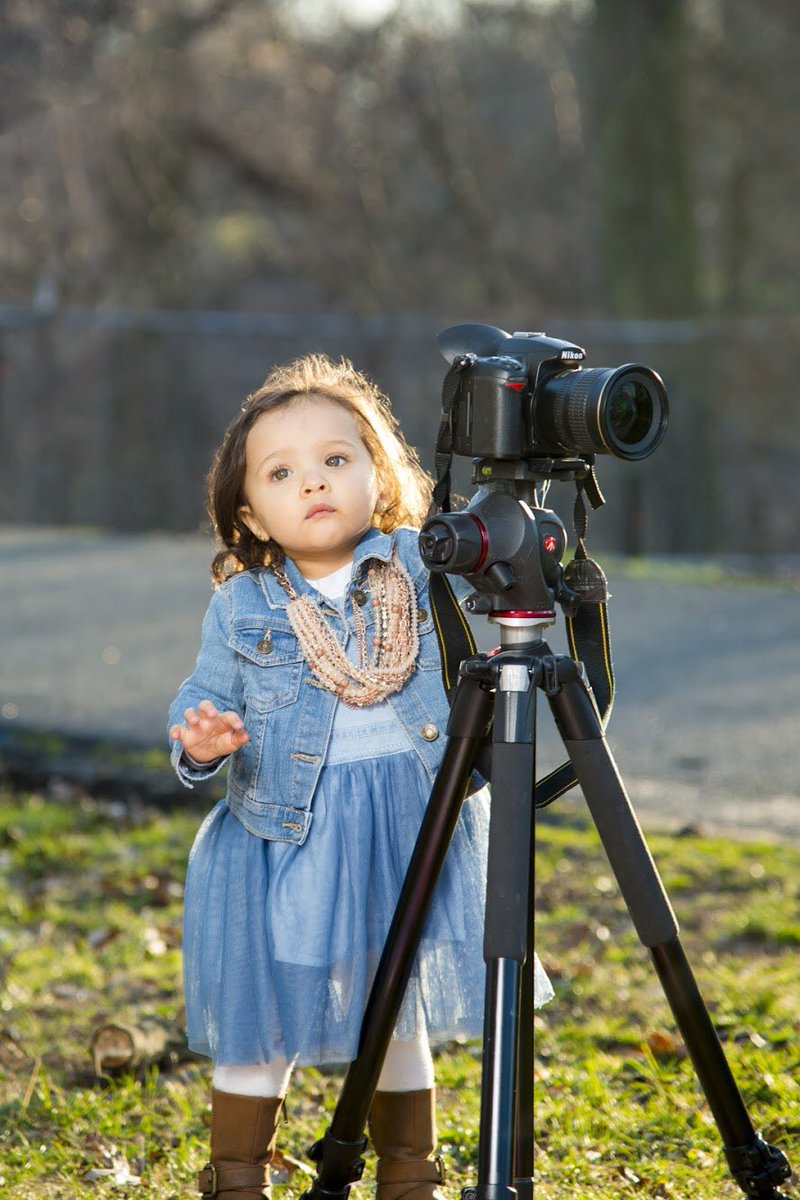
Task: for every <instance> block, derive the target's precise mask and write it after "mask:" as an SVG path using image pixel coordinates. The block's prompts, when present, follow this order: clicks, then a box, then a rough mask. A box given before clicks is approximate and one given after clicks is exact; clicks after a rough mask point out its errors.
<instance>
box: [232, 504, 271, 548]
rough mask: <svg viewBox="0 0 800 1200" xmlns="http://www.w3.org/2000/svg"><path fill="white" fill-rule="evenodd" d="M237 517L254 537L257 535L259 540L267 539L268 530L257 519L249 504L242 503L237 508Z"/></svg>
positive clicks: (266, 540) (265, 540)
mask: <svg viewBox="0 0 800 1200" xmlns="http://www.w3.org/2000/svg"><path fill="white" fill-rule="evenodd" d="M236 515H237V516H238V517H239V519H240V520H241V521H242V522H243V523H244V524H245V525H246V526H247V528H248V529H249V530H250V532H251V533H252V534H253V536H254V537H257V538H258V540H259V541H260V542H268V541H269V532H268V531H267V530H266V529H265V528H264V526H263V525H262V524H261V522H260V521H259V519H258V517H257V516H256V515H255V513H254V512H253V510H252V509H251V508H250V505H249V504H243V505H242V506H241V508H239V509H238V511H237V514H236Z"/></svg>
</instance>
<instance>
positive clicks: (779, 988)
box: [0, 791, 800, 1200]
mask: <svg viewBox="0 0 800 1200" xmlns="http://www.w3.org/2000/svg"><path fill="white" fill-rule="evenodd" d="M199 819H200V813H199V812H198V811H197V810H196V809H194V810H187V809H185V808H182V809H176V810H175V811H174V812H173V813H171V814H164V813H161V812H157V811H155V810H150V809H148V808H146V807H141V808H138V807H136V806H131V805H127V806H123V805H120V804H112V803H108V802H103V801H100V800H95V799H91V798H89V797H87V796H81V795H76V794H73V793H68V792H63V791H62V792H61V793H60V794H57V795H45V796H41V795H13V794H10V793H0V1143H1V1144H2V1152H1V1153H0V1194H2V1195H3V1196H4V1197H9V1198H10V1200H12V1198H13V1200H16V1198H23V1197H24V1198H25V1200H40V1198H45V1197H47V1198H51V1200H79V1198H82V1197H88V1196H92V1197H105V1196H109V1197H110V1196H124V1195H128V1194H129V1195H132V1196H133V1195H146V1196H148V1197H152V1198H154V1200H166V1198H170V1200H173V1198H175V1197H190V1196H192V1195H195V1194H196V1193H195V1192H194V1188H193V1177H194V1172H195V1171H196V1170H197V1168H199V1167H200V1166H202V1164H203V1163H204V1162H205V1159H206V1154H207V1137H208V1128H207V1121H208V1086H209V1070H208V1065H207V1063H206V1062H205V1060H198V1061H178V1062H174V1063H173V1065H172V1066H171V1067H169V1068H168V1069H164V1070H161V1071H157V1070H155V1069H151V1070H149V1071H147V1072H145V1073H144V1074H142V1075H138V1076H137V1075H128V1076H123V1077H118V1078H113V1079H112V1078H104V1079H101V1080H97V1079H95V1078H94V1076H93V1071H92V1064H91V1062H90V1058H89V1052H88V1041H89V1035H90V1031H91V1029H92V1027H93V1025H94V1024H95V1023H96V1022H97V1021H99V1020H100V1019H103V1018H105V1017H107V1016H108V1015H110V1014H114V1015H118V1014H119V1013H120V1012H124V1011H125V1010H134V1011H136V1012H137V1013H139V1014H148V1015H152V1016H154V1017H158V1018H160V1019H161V1020H163V1021H165V1022H168V1023H171V1024H177V1025H179V1024H180V1020H181V1012H180V950H179V944H180V916H181V890H182V889H181V880H182V878H183V870H184V865H185V860H186V855H187V852H188V848H189V846H190V844H191V840H192V837H193V834H194V831H195V829H196V827H197V825H198V823H199ZM649 841H650V844H651V848H652V849H653V852H654V855H655V857H656V860H657V861H658V862H659V863H660V865H661V869H662V873H663V875H664V880H665V883H666V886H667V889H668V891H669V893H670V895H671V898H672V900H673V903H674V906H675V908H676V911H677V912H678V915H679V917H680V919H681V921H682V927H683V937H684V943H685V946H686V949H687V953H688V954H689V958H690V960H691V961H692V963H693V965H694V967H695V972H696V974H697V976H698V980H699V982H700V985H701V989H702V990H703V993H704V995H705V997H706V1000H707V1003H708V1005H709V1008H710V1010H711V1012H712V1014H713V1017H714V1021H715V1023H716V1025H717V1027H718V1029H719V1031H720V1035H721V1037H722V1038H723V1041H724V1045H725V1049H726V1054H727V1055H728V1058H729V1061H730V1062H731V1065H732V1067H733V1069H734V1073H735V1075H736V1077H737V1079H738V1081H739V1083H740V1087H741V1089H742V1093H743V1095H744V1097H745V1101H746V1103H747V1105H748V1108H749V1110H750V1112H751V1115H752V1117H753V1120H754V1123H755V1124H756V1126H757V1128H761V1129H762V1130H763V1132H764V1135H765V1137H766V1138H767V1140H768V1141H770V1142H772V1143H775V1144H778V1145H779V1146H781V1147H782V1148H783V1149H784V1150H785V1152H786V1153H787V1154H789V1157H790V1158H792V1157H794V1159H795V1164H796V1161H797V1158H798V1153H799V1151H798V1143H800V1083H799V1082H798V1080H800V1039H798V1031H799V1027H800V1019H799V1018H798V1007H797V997H798V994H799V993H800V989H799V988H798V981H799V980H800V968H798V961H799V960H798V954H799V953H800V904H799V903H798V900H799V899H800V890H799V889H800V852H799V851H798V850H796V849H794V848H792V847H790V846H787V845H781V844H776V845H766V844H765V845H754V844H746V843H740V842H735V841H728V840H724V839H709V838H703V837H699V836H695V835H691V836H682V837H672V838H670V837H666V836H664V835H660V836H653V837H652V838H650V839H649ZM537 889H538V895H539V903H538V909H537V914H538V923H537V944H538V946H539V948H540V953H541V956H542V958H543V959H544V961H545V964H546V966H547V967H548V969H549V970H550V973H551V975H552V977H553V980H554V983H555V986H556V992H557V996H556V1000H555V1001H554V1002H553V1003H552V1004H551V1005H549V1006H548V1007H547V1008H545V1009H543V1010H542V1011H541V1012H539V1013H537V1014H536V1017H535V1042H536V1066H535V1104H536V1110H535V1111H536V1143H537V1161H536V1188H535V1194H536V1200H561V1198H566V1197H570V1200H589V1198H590V1197H591V1200H603V1198H606V1197H608V1198H612V1197H626V1196H643V1197H644V1196H647V1197H655V1198H663V1200H684V1198H686V1200H688V1198H689V1197H690V1196H691V1197H692V1200H711V1198H712V1197H713V1198H714V1200H720V1198H723V1200H724V1198H726V1197H734V1196H738V1195H741V1193H740V1192H739V1190H738V1188H737V1187H736V1186H735V1184H733V1183H732V1182H731V1181H730V1179H729V1177H728V1174H727V1170H726V1168H725V1166H724V1162H723V1160H722V1156H721V1153H720V1148H719V1138H718V1135H717V1132H716V1129H715V1127H714V1125H713V1123H712V1121H711V1118H710V1115H709V1113H708V1109H707V1106H706V1104H705V1102H704V1100H703V1097H702V1095H701V1093H700V1091H699V1088H698V1085H697V1083H696V1081H695V1078H694V1075H693V1072H692V1070H691V1068H690V1066H689V1063H688V1062H687V1059H686V1057H685V1051H684V1049H683V1047H682V1046H681V1044H680V1040H679V1038H678V1035H677V1034H676V1031H675V1029H674V1026H673V1022H672V1019H671V1017H670V1015H669V1013H668V1011H667V1005H666V1002H665V1000H664V997H663V994H662V993H661V991H660V989H659V986H658V984H657V982H656V979H655V976H654V974H653V972H652V970H651V968H650V966H649V959H648V957H647V954H646V952H645V951H644V950H643V949H642V948H641V946H640V945H639V943H638V941H637V940H636V938H635V936H634V934H633V933H632V931H631V927H630V922H629V920H628V917H627V914H626V913H625V911H624V907H623V905H622V902H621V900H620V898H619V895H618V893H617V889H616V885H615V883H614V881H613V879H612V878H611V876H610V872H609V869H608V865H607V863H606V860H605V858H604V856H603V854H602V851H601V850H600V848H599V846H598V843H597V839H596V837H595V836H594V834H593V832H592V831H591V830H590V829H589V828H587V827H586V825H584V824H583V823H582V822H581V818H580V815H579V813H578V810H577V809H575V810H574V811H573V810H571V809H570V808H569V807H567V806H564V807H563V808H562V810H561V812H560V813H559V811H558V810H551V811H548V812H547V813H545V814H543V816H542V817H541V818H540V820H539V846H538V851H537ZM437 1077H438V1080H439V1084H440V1137H441V1142H442V1148H443V1151H444V1153H445V1155H446V1157H447V1159H448V1164H449V1183H448V1186H447V1191H448V1192H449V1194H450V1196H455V1195H456V1194H457V1192H458V1190H459V1189H460V1188H461V1187H462V1186H464V1185H466V1184H467V1183H474V1182H475V1170H476V1159H477V1148H478V1125H479V1091H480V1048H479V1046H478V1045H475V1044H471V1045H465V1046H459V1045H450V1046H447V1047H444V1048H442V1049H441V1050H440V1051H439V1052H438V1054H437ZM340 1081H341V1073H340V1072H337V1071H316V1070H312V1069H305V1070H303V1071H300V1072H298V1073H297V1075H296V1077H295V1080H294V1082H293V1086H292V1090H291V1092H290V1098H289V1110H290V1120H289V1122H288V1123H287V1124H286V1125H284V1126H283V1127H282V1131H281V1148H282V1151H283V1156H282V1158H281V1160H280V1162H279V1164H278V1168H279V1169H278V1180H279V1182H278V1187H277V1188H276V1192H277V1197H276V1200H292V1198H294V1197H297V1196H299V1195H300V1193H301V1192H302V1191H303V1190H304V1189H305V1187H306V1186H307V1184H308V1175H306V1174H305V1169H306V1162H307V1160H306V1159H305V1150H306V1148H307V1147H308V1145H309V1144H310V1143H311V1142H312V1141H313V1140H314V1139H315V1138H316V1137H318V1136H319V1135H320V1134H321V1133H322V1132H323V1131H324V1129H325V1127H326V1126H327V1124H328V1122H329V1119H330V1114H331V1113H332V1111H333V1108H334V1106H335V1103H336V1099H337V1095H338V1087H339V1084H340ZM792 1146H794V1150H793V1151H792V1149H791V1148H792ZM115 1163H116V1164H117V1165H118V1166H122V1165H125V1166H127V1168H129V1170H130V1172H131V1173H132V1174H133V1175H141V1177H142V1179H143V1181H144V1186H143V1187H136V1186H133V1185H128V1186H125V1185H124V1184H122V1183H118V1184H115V1183H114V1182H113V1181H112V1179H111V1177H109V1176H103V1177H101V1179H100V1181H98V1182H96V1183H89V1182H87V1177H88V1176H89V1173H90V1172H91V1171H93V1170H97V1169H101V1170H112V1169H113V1166H114V1164H115ZM373 1164H374V1160H373V1159H372V1156H371V1154H368V1170H367V1175H366V1176H365V1179H366V1182H365V1184H364V1185H362V1186H361V1188H360V1191H361V1193H362V1194H365V1193H367V1194H368V1193H369V1191H370V1190H371V1187H370V1180H371V1179H372V1178H373ZM787 1190H789V1189H787Z"/></svg>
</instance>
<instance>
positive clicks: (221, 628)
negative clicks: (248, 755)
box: [169, 588, 248, 787]
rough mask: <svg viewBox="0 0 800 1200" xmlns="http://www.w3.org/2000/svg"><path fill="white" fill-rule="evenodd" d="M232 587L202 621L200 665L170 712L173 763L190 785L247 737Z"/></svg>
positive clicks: (207, 774) (204, 776)
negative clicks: (233, 641)
mask: <svg viewBox="0 0 800 1200" xmlns="http://www.w3.org/2000/svg"><path fill="white" fill-rule="evenodd" d="M230 626H231V609H230V596H229V593H228V589H226V588H220V589H218V590H217V591H216V592H214V594H213V596H212V597H211V602H210V604H209V606H208V610H207V612H206V615H205V619H204V621H203V632H202V641H201V645H200V652H199V654H198V656H197V663H196V665H195V669H194V671H193V672H192V674H191V675H190V676H189V678H188V679H186V680H184V682H183V683H182V684H181V689H180V691H179V693H178V695H177V697H176V698H175V700H174V701H173V702H172V705H171V706H170V710H169V737H170V741H171V744H172V754H171V761H172V765H173V766H174V768H175V770H176V771H177V773H178V778H179V779H180V780H181V783H183V784H185V786H186V787H192V786H193V784H194V783H195V782H197V781H199V780H203V779H208V778H209V777H210V776H211V775H213V774H215V773H216V771H218V770H219V769H220V767H222V765H223V764H224V763H225V761H226V759H227V758H228V757H229V755H230V754H232V753H233V752H234V751H235V750H238V749H239V748H240V747H241V746H244V745H245V744H246V742H247V740H248V737H247V732H246V730H245V729H244V725H243V721H242V716H243V714H244V695H243V690H242V679H241V674H240V672H239V667H238V663H237V661H236V654H235V652H234V651H233V650H232V649H231V647H230V644H229V631H230Z"/></svg>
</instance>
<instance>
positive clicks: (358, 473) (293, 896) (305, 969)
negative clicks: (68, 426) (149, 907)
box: [170, 355, 552, 1200]
mask: <svg viewBox="0 0 800 1200" xmlns="http://www.w3.org/2000/svg"><path fill="white" fill-rule="evenodd" d="M430 490H431V489H430V480H429V479H428V477H427V476H426V475H425V473H424V472H423V471H422V469H421V467H420V465H419V462H418V459H417V457H416V454H415V453H414V451H413V450H412V449H411V448H410V447H409V446H408V445H407V443H406V442H405V440H404V439H403V437H402V435H401V433H400V432H399V429H398V427H397V423H396V421H395V419H394V417H393V415H392V413H391V409H390V407H389V403H388V400H386V398H385V397H384V396H383V395H382V394H381V393H380V392H379V391H378V389H377V388H376V387H375V386H374V385H373V384H372V383H371V382H370V381H369V380H368V379H366V378H365V376H363V375H362V374H360V373H359V372H357V371H355V370H354V368H353V367H352V366H351V364H350V363H348V362H346V361H342V362H340V363H334V362H332V361H330V360H329V359H327V358H325V357H324V356H320V355H310V356H308V357H305V358H302V359H299V360H297V361H296V362H293V363H290V364H288V365H287V366H284V367H281V368H277V369H276V370H274V371H272V372H271V374H270V375H269V376H268V378H267V379H266V381H265V383H264V384H263V386H262V387H261V388H259V390H258V391H257V392H255V393H253V395H251V396H250V397H249V398H248V400H247V403H246V404H245V405H244V406H243V407H242V409H241V411H240V412H239V413H238V414H237V415H236V417H235V419H234V420H233V422H232V424H231V425H230V428H229V429H228V431H227V433H226V435H225V438H224V440H223V443H222V445H221V447H220V449H219V450H218V452H217V455H216V458H215V460H214V464H213V466H212V469H211V473H210V476H209V511H210V513H211V517H212V520H213V522H214V526H215V529H216V532H217V534H218V537H219V539H220V540H221V542H222V546H223V548H222V549H221V551H220V552H219V553H218V554H217V555H216V557H215V559H214V561H213V564H212V575H213V578H214V581H215V583H216V584H217V585H218V586H217V588H216V590H215V592H214V593H213V595H212V599H211V603H210V605H209V608H208V611H207V613H206V617H205V621H204V624H203V634H202V644H201V647H200V652H199V655H198V659H197V665H196V667H195V670H194V672H193V673H192V675H191V676H190V677H189V678H188V679H187V680H186V681H185V683H183V685H182V686H181V689H180V692H179V694H178V697H177V699H176V700H175V702H174V704H173V705H172V707H171V709H170V721H171V723H172V724H171V728H170V736H171V738H172V739H173V742H174V745H173V751H172V758H173V762H174V765H175V768H176V770H177V772H178V774H179V776H180V778H181V779H182V781H183V782H184V783H185V784H186V786H187V787H191V786H192V784H193V783H194V781H196V780H201V779H206V778H208V777H209V776H210V775H212V774H213V773H214V772H215V771H218V770H219V769H220V768H221V767H222V765H223V764H224V763H225V762H227V761H228V760H230V771H229V775H228V783H227V794H226V797H225V799H224V800H223V801H220V803H219V804H217V806H216V807H215V808H214V809H213V810H212V811H211V813H210V814H209V815H208V817H207V818H206V820H205V822H204V823H203V825H202V827H201V829H200V830H199V832H198V834H197V838H196V839H195V843H194V846H193V847H192V851H191V854H190V858H189V866H188V872H187V880H186V897H185V919H184V983H185V991H186V1008H187V1025H188V1034H189V1044H190V1045H191V1047H192V1048H193V1049H194V1050H196V1051H199V1052H200V1053H204V1054H207V1055H209V1056H210V1057H211V1059H212V1060H213V1078H212V1126H211V1161H210V1163H209V1164H208V1166H207V1167H205V1168H204V1170H203V1171H202V1172H201V1173H200V1179H199V1187H200V1191H201V1195H205V1196H214V1195H216V1196H218V1197H221V1198H222V1200H248V1198H253V1197H260V1196H265V1195H268V1194H269V1191H268V1183H269V1172H268V1165H269V1161H270V1158H271V1156H272V1153H273V1151H274V1147H275V1137H276V1129H277V1124H278V1118H279V1114H280V1110H281V1105H282V1102H283V1098H284V1096H285V1094H286V1090H287V1086H288V1083H289V1078H290V1074H291V1070H292V1068H293V1066H294V1065H296V1064H314V1065H320V1064H323V1063H329V1062H339V1063H341V1062H347V1061H349V1060H351V1059H352V1058H354V1057H355V1056H356V1053H357V1050H358V1035H359V1029H360V1025H361V1020H362V1016H363V1013H364V1007H365V1003H366V999H367V995H368V992H369V987H370V985H371V982H372V979H373V976H374V972H375V968H376V966H377V962H378V959H379V957H380V953H381V949H382V947H383V943H384V940H385V937H386V934H387V932H388V928H389V924H390V922H391V918H392V914H393V912H394V907H395V904H396V902H397V898H398V895H399V892H400V888H401V885H402V882H403V878H404V875H405V870H406V867H407V865H408V861H409V859H410V856H411V852H412V850H413V847H414V842H415V839H416V835H417V832H418V830H419V826H420V823H421V820H422V816H423V812H424V809H425V805H426V803H427V799H428V795H429V792H430V787H431V783H432V781H433V779H434V777H435V774H436V770H437V768H438V766H439V762H440V760H441V756H442V751H443V749H444V741H445V726H446V723H447V717H448V711H449V710H448V704H447V698H446V695H445V692H444V688H443V685H442V676H441V664H440V656H439V650H438V643H437V640H436V635H435V632H434V628H433V621H432V617H431V613H430V608H429V602H428V575H427V571H426V570H425V568H424V566H423V563H422V561H421V559H420V556H419V552H418V549H417V532H416V531H417V529H418V528H419V525H420V524H421V523H422V521H423V520H424V518H425V516H426V513H427V509H428V505H429V502H430ZM452 583H453V585H454V587H455V588H456V590H457V592H458V593H459V594H461V595H463V594H465V593H466V591H467V590H468V586H467V585H466V583H465V582H464V580H462V579H455V578H454V579H453V580H452ZM479 782H480V781H478V783H476V785H475V786H476V787H478V786H479ZM487 833H488V806H487V795H486V789H485V788H484V789H482V790H476V791H474V792H473V794H472V795H471V796H469V797H468V798H467V800H466V801H465V803H464V806H463V809H462V811H461V814H460V816H459V819H458V823H457V827H456V830H455V834H454V837H453V840H452V843H451V845H450V848H449V850H448V854H447V858H446V861H445V865H444V867H443V870H442V874H441V877H440V879H439V882H438V884H437V888H436V893H435V897H434V901H433V904H432V906H431V910H430V912H429V914H428V918H427V922H426V925H425V928H424V931H423V936H422V940H421V944H420V949H419V952H418V954H417V958H416V961H415V965H414V970H413V974H412V977H411V980H410V982H409V985H408V989H407V992H406V995H405V997H404V1000H403V1005H402V1009H401V1012H400V1016H399V1018H398V1022H397V1026H396V1029H395V1033H394V1039H393V1041H392V1044H391V1047H390V1049H389V1052H388V1054H387V1057H386V1060H385V1063H384V1066H383V1070H382V1073H381V1076H380V1080H379V1083H378V1091H377V1092H376V1095H375V1100H374V1103H373V1106H372V1111H371V1114H370V1119H369V1130H370V1134H371V1138H372V1142H373V1145H374V1147H375V1150H376V1153H377V1155H378V1168H377V1174H378V1196H379V1198H380V1200H399V1197H400V1196H408V1197H410V1198H412V1200H436V1198H437V1197H438V1196H439V1193H438V1192H437V1191H436V1190H435V1189H436V1184H437V1183H438V1182H440V1180H441V1167H440V1162H439V1160H438V1159H436V1160H434V1159H433V1157H432V1156H433V1152H434V1149H435V1141H436V1134H435V1118H434V1078H433V1061H432V1058H431V1052H430V1044H429V1041H430V1040H444V1039H447V1038H451V1037H453V1036H454V1035H464V1036H480V1034H481V1031H482V1018H483V997H484V964H483V960H482V929H483V919H482V912H483V901H484V891H485V859H486V840H487ZM536 965H537V984H536V1002H537V1003H542V1002H544V1001H545V1000H546V999H548V998H549V996H550V995H552V991H551V990H550V989H549V982H548V981H547V977H546V976H545V975H544V972H542V971H541V969H540V968H539V966H538V962H537V964H536Z"/></svg>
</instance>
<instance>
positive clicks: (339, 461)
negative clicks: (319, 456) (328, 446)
mask: <svg viewBox="0 0 800 1200" xmlns="http://www.w3.org/2000/svg"><path fill="white" fill-rule="evenodd" d="M346 462H347V456H346V455H345V454H329V455H328V457H327V458H326V459H325V463H326V465H327V466H329V467H341V466H342V465H343V464H344V463H346Z"/></svg>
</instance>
